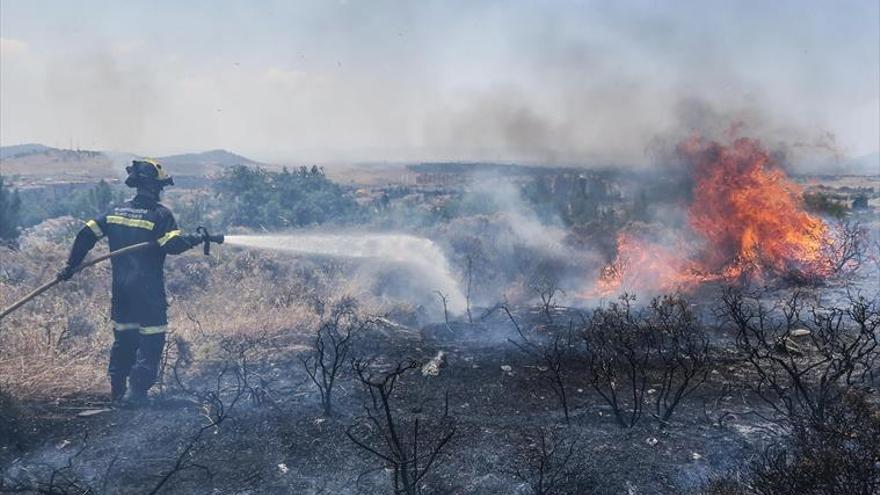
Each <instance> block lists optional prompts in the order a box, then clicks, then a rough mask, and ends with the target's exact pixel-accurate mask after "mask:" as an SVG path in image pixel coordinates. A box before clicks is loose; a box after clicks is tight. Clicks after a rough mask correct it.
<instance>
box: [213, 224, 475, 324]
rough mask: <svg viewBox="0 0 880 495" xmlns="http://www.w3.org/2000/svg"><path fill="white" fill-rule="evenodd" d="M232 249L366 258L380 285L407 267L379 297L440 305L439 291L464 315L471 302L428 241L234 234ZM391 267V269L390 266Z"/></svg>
mask: <svg viewBox="0 0 880 495" xmlns="http://www.w3.org/2000/svg"><path fill="white" fill-rule="evenodd" d="M225 242H226V243H227V244H231V245H235V246H242V247H249V248H258V249H272V250H277V251H287V252H291V253H300V254H310V255H321V256H331V257H350V258H362V259H364V260H365V263H364V266H363V270H364V271H365V272H366V275H367V276H365V277H364V278H365V279H366V280H367V281H368V283H375V282H376V281H377V280H381V279H382V277H380V276H379V275H380V273H381V272H389V270H391V271H393V270H394V269H396V268H399V267H403V268H405V269H407V270H408V273H404V274H401V275H400V276H394V277H391V278H392V279H393V280H386V281H385V282H386V283H387V284H390V285H391V287H379V288H378V291H379V292H383V293H386V292H390V293H391V294H390V295H392V296H399V298H400V299H404V300H409V301H421V302H427V301H428V300H430V299H434V300H436V296H435V295H434V293H433V292H434V291H440V292H441V293H442V294H443V295H444V296H445V297H446V298H447V304H448V306H449V311H451V312H453V313H456V314H460V313H463V312H464V311H465V308H466V300H465V296H464V294H463V293H462V291H461V288H460V287H459V285H458V283H457V282H456V279H455V277H454V276H453V274H452V270H451V268H450V266H449V262H448V261H447V260H446V257H445V256H444V254H443V252H442V251H441V250H440V249H439V248H438V247H437V246H436V245H435V244H434V243H433V242H431V241H430V240H429V239H425V238H422V237H416V236H412V235H405V234H296V235H229V236H226V239H225ZM385 264H388V265H390V266H385Z"/></svg>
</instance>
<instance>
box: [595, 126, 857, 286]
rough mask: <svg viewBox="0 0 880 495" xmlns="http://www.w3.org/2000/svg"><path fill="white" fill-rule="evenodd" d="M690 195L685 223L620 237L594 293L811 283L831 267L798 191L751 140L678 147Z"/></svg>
mask: <svg viewBox="0 0 880 495" xmlns="http://www.w3.org/2000/svg"><path fill="white" fill-rule="evenodd" d="M677 152H678V155H679V158H680V160H681V162H682V164H683V166H684V168H685V170H686V171H687V174H688V178H689V182H690V183H691V184H692V185H691V187H690V195H689V199H688V204H687V206H686V211H687V223H686V225H684V226H682V228H680V229H677V230H674V231H670V230H668V229H667V230H665V231H663V232H646V231H644V230H642V231H632V230H624V231H622V232H620V233H619V234H618V236H617V255H616V257H615V259H614V260H613V262H611V263H610V264H609V265H608V266H606V267H605V268H604V269H603V270H602V272H601V276H600V281H599V284H598V287H599V292H600V293H602V294H610V293H614V292H617V291H619V290H620V289H623V288H628V289H638V290H645V289H648V290H650V289H654V290H656V291H660V292H662V291H676V290H686V291H687V290H691V289H693V288H694V287H695V286H696V285H698V284H700V283H703V282H723V283H741V282H744V281H757V282H766V281H769V280H772V279H779V278H795V277H796V278H799V279H803V280H817V279H823V278H825V277H828V276H830V275H831V274H832V273H833V272H834V270H835V269H836V268H837V267H835V264H834V260H833V257H832V256H833V252H834V249H833V248H834V246H835V244H836V243H838V242H843V241H844V240H843V239H835V237H834V236H833V235H832V231H831V229H830V228H829V227H828V225H827V224H826V223H825V222H824V221H823V220H822V219H821V218H820V217H818V216H816V215H814V214H811V213H809V212H808V211H807V210H806V207H805V204H804V198H803V190H802V188H801V187H800V186H798V185H797V184H796V183H794V182H793V181H792V180H790V179H789V178H788V177H787V176H786V174H785V171H784V170H783V168H782V164H781V163H780V162H779V159H778V158H776V157H774V156H772V155H771V154H770V153H768V152H767V151H766V150H765V149H764V148H763V147H762V145H761V143H760V142H759V141H757V140H755V139H750V138H736V139H734V140H733V141H732V142H730V143H728V144H722V143H719V142H716V141H710V140H706V139H703V138H701V137H698V136H694V137H691V138H690V139H687V140H685V141H683V142H681V143H680V144H679V145H678V147H677Z"/></svg>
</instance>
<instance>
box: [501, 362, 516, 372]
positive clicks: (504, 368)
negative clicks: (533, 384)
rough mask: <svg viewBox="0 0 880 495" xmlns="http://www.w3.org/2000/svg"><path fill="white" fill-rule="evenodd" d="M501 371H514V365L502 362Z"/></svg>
mask: <svg viewBox="0 0 880 495" xmlns="http://www.w3.org/2000/svg"><path fill="white" fill-rule="evenodd" d="M501 371H503V372H505V373H510V372H511V371H513V367H511V366H510V365H509V364H502V365H501Z"/></svg>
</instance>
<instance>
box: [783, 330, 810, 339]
mask: <svg viewBox="0 0 880 495" xmlns="http://www.w3.org/2000/svg"><path fill="white" fill-rule="evenodd" d="M810 333H811V332H810V331H809V330H807V329H806V328H796V329H794V330H792V331H791V332H788V335H789V336H791V337H806V336H807V335H810Z"/></svg>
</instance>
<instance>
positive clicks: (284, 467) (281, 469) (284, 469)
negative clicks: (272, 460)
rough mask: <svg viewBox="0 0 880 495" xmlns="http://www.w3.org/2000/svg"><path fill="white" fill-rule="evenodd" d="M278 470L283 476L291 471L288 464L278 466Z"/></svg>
mask: <svg viewBox="0 0 880 495" xmlns="http://www.w3.org/2000/svg"><path fill="white" fill-rule="evenodd" d="M278 470H279V471H281V474H287V472H288V471H290V468H289V467H287V464H284V463H283V462H282V463H281V464H279V465H278Z"/></svg>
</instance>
